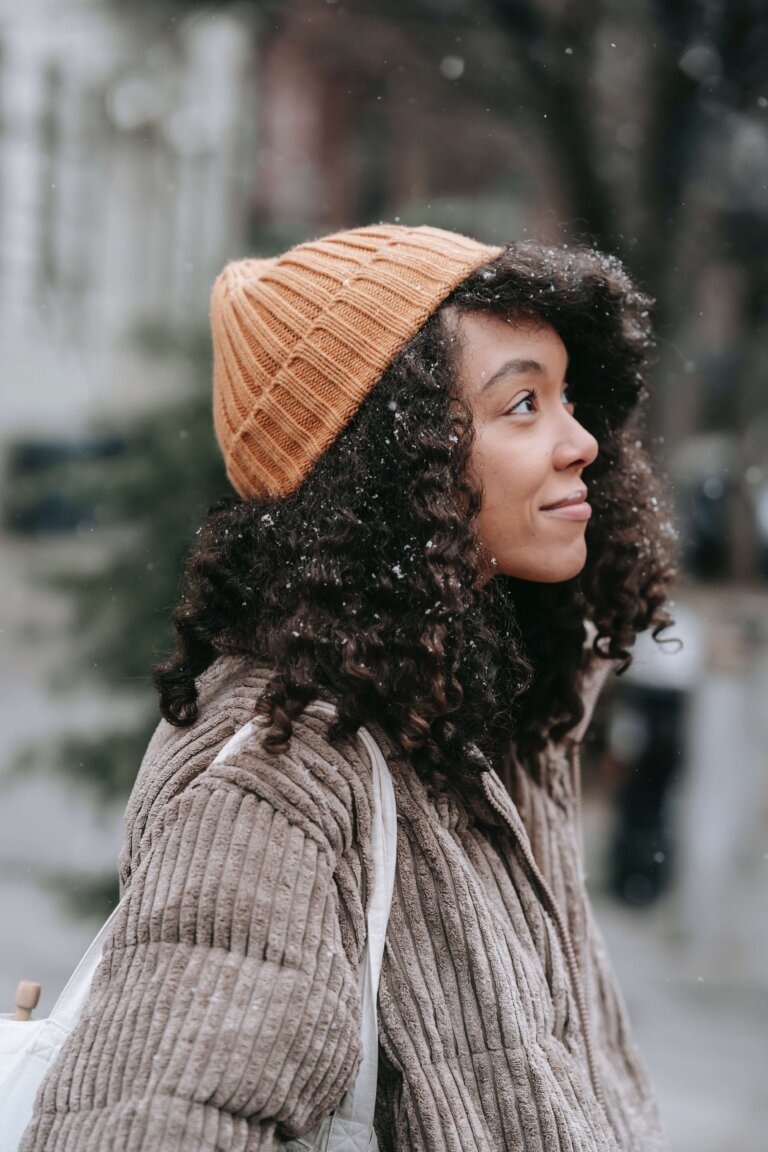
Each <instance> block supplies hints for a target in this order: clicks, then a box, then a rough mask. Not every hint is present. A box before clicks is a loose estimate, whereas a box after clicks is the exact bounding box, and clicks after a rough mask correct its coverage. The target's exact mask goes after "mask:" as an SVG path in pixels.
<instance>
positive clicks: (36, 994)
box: [13, 980, 40, 1020]
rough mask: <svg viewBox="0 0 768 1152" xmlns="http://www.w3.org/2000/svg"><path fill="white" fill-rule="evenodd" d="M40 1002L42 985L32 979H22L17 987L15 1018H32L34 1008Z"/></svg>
mask: <svg viewBox="0 0 768 1152" xmlns="http://www.w3.org/2000/svg"><path fill="white" fill-rule="evenodd" d="M39 1002H40V985H39V984H35V983H33V981H32V980H20V981H19V986H18V988H17V989H16V1012H15V1014H14V1017H13V1018H14V1020H31V1019H32V1012H33V1009H35V1008H37V1005H38V1003H39Z"/></svg>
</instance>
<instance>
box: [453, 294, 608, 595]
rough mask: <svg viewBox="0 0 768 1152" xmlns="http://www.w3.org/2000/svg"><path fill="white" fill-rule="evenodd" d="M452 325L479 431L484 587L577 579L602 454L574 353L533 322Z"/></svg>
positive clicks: (461, 379) (466, 320)
mask: <svg viewBox="0 0 768 1152" xmlns="http://www.w3.org/2000/svg"><path fill="white" fill-rule="evenodd" d="M451 322H452V324H453V326H454V328H455V330H456V331H457V333H458V336H459V342H460V351H459V372H458V383H459V387H460V390H461V393H462V396H463V397H464V398H465V400H466V401H468V403H469V405H470V407H471V409H472V413H473V419H474V425H475V445H474V450H473V455H472V462H471V467H472V472H473V478H474V479H475V481H479V482H480V484H481V487H482V491H483V503H482V510H481V512H480V516H479V521H478V528H479V534H480V541H481V544H482V549H483V558H484V560H485V564H486V569H485V572H484V575H483V579H482V582H483V583H485V581H486V580H488V579H490V578H491V576H493V575H495V574H496V573H498V572H503V573H505V574H506V575H508V576H516V577H519V578H520V579H522V580H536V581H540V582H544V583H556V582H557V581H560V580H568V579H570V578H571V577H573V576H576V575H577V574H578V573H579V572H580V571H581V569H582V568H583V566H584V562H585V560H586V556H587V548H586V542H585V539H584V537H585V529H586V526H587V521H588V520H589V517H590V514H591V509H590V506H589V504H587V503H586V502H585V497H586V488H587V485H586V483H585V481H584V479H583V477H582V473H583V472H584V470H585V468H588V467H589V465H590V464H591V463H592V462H593V461H594V459H595V457H596V456H597V450H598V446H597V441H596V440H595V438H594V436H592V435H591V433H589V432H587V430H586V429H585V428H583V427H582V426H581V424H579V422H578V420H577V419H576V417H575V415H574V405H573V403H572V402H571V400H570V398H569V395H568V386H567V384H566V376H567V367H568V354H567V352H566V350H565V345H564V344H563V342H562V340H561V339H560V337H559V336H558V334H557V332H555V330H554V329H553V328H551V327H550V326H549V325H545V324H541V325H536V326H534V325H533V324H532V323H531V322H530V321H527V320H520V321H517V320H512V321H506V320H503V319H501V318H499V317H497V316H489V315H485V314H483V313H479V312H475V313H458V314H452V315H451ZM571 498H573V502H572V501H571ZM563 501H569V503H568V504H567V505H563V504H562V502H563ZM554 504H561V507H559V508H553V507H552V505H554Z"/></svg>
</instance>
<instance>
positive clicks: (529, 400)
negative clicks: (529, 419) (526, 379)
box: [507, 392, 536, 416]
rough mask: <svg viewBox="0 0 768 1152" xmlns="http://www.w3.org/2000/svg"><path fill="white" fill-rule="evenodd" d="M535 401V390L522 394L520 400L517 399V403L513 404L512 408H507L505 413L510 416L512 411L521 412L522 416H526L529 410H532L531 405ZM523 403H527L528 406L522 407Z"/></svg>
mask: <svg viewBox="0 0 768 1152" xmlns="http://www.w3.org/2000/svg"><path fill="white" fill-rule="evenodd" d="M535 401H536V393H535V392H529V393H528V394H527V395H526V396H523V398H522V400H518V402H517V404H515V405H514V406H513V407H512V408H510V409H509V411H508V412H507V415H508V416H511V415H512V413H513V412H521V413H522V415H523V416H527V415H529V414H530V413H531V412H533V410H534V409H533V405H534V403H535ZM524 404H527V405H528V407H527V408H523V405H524Z"/></svg>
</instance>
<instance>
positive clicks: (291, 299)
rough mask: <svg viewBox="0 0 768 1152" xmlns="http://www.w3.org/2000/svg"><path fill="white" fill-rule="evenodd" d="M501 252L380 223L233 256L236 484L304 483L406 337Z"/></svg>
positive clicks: (228, 327) (227, 456) (250, 487)
mask: <svg viewBox="0 0 768 1152" xmlns="http://www.w3.org/2000/svg"><path fill="white" fill-rule="evenodd" d="M501 251H502V249H500V248H498V247H492V246H490V245H487V244H480V243H478V242H477V241H476V240H472V239H470V238H469V237H467V236H462V235H460V234H459V233H456V232H448V231H444V230H443V229H440V228H430V227H427V226H423V227H419V228H407V227H404V226H401V225H395V224H380V225H378V226H375V227H369V228H356V229H352V230H351V231H348V232H339V233H337V234H336V235H333V236H328V237H325V238H323V239H320V240H314V241H309V242H307V243H304V244H299V245H297V246H296V247H295V248H292V249H291V250H290V251H289V252H286V253H285V254H284V255H282V256H279V257H276V258H275V259H271V260H239V261H234V262H232V263H230V264H228V265H227V266H226V268H225V269H224V271H223V272H222V273H221V275H220V276H219V277H218V278H217V280H216V282H215V284H214V287H213V291H212V293H211V331H212V336H213V355H214V374H213V381H214V383H213V421H214V428H215V431H216V436H217V439H218V442H219V445H220V447H221V450H222V453H223V456H224V460H225V463H226V468H227V475H228V477H229V479H230V481H231V483H232V485H233V487H234V488H235V490H236V491H237V492H238V493H239V494H240V495H241V496H243V497H246V498H248V497H252V496H257V495H271V496H285V495H287V494H288V493H289V492H291V491H293V490H294V489H295V488H296V487H298V485H299V484H300V483H301V481H302V480H303V479H304V478H305V477H306V475H307V474H308V473H309V472H310V470H311V469H312V467H313V465H314V464H315V463H316V462H317V460H318V459H319V458H320V456H322V454H323V453H324V452H325V450H326V449H327V448H328V447H329V445H330V444H331V443H332V442H333V440H335V438H336V437H337V436H338V434H339V433H340V432H341V431H342V429H343V428H344V427H346V425H347V424H348V423H349V421H350V420H351V419H352V417H353V416H354V414H355V412H356V411H357V409H358V408H359V406H360V404H361V403H362V401H363V400H364V399H365V397H366V396H367V395H368V393H369V392H370V391H371V389H372V388H373V386H374V385H375V384H376V382H377V381H378V380H379V379H380V377H381V375H382V373H383V372H384V370H385V369H386V367H387V366H388V364H389V363H390V362H391V361H392V359H393V358H394V356H395V355H396V353H397V352H398V350H399V349H400V348H401V346H402V345H403V344H404V343H405V342H406V341H407V340H408V339H409V338H410V337H411V336H413V335H414V334H415V333H416V332H417V331H418V329H419V328H420V327H421V326H422V324H423V323H424V322H425V320H426V319H427V318H428V317H429V316H430V314H431V313H432V312H434V310H435V309H436V308H437V307H438V305H439V304H440V303H441V302H442V301H443V300H444V299H445V297H446V296H448V295H449V294H450V292H451V291H452V289H453V288H455V287H456V285H457V284H459V283H460V282H461V281H462V280H463V279H464V278H465V277H466V276H468V275H469V273H470V272H472V271H474V269H475V268H477V267H478V266H480V265H481V264H484V263H487V262H489V261H491V260H493V259H494V258H495V257H496V256H498V255H499V254H500V252H501Z"/></svg>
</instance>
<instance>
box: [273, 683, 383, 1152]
mask: <svg viewBox="0 0 768 1152" xmlns="http://www.w3.org/2000/svg"><path fill="white" fill-rule="evenodd" d="M306 711H307V712H312V711H320V712H323V713H325V715H328V716H331V715H333V716H335V715H336V709H335V708H334V707H333V705H331V704H326V703H324V702H323V701H317V700H316V701H314V702H313V703H312V704H311V705H310V706H309V707H308V708H307V709H306ZM358 736H359V737H360V739H361V740H362V742H363V744H364V745H365V748H366V751H367V752H368V755H369V756H370V760H371V777H372V785H373V804H374V813H373V821H372V828H371V854H372V856H373V861H374V876H373V891H372V892H371V899H370V903H369V906H368V917H367V938H366V947H365V953H364V955H363V962H362V964H361V966H360V973H359V980H358V986H359V989H360V999H361V1024H360V1031H361V1042H362V1059H361V1062H360V1066H359V1069H358V1073H357V1077H356V1078H355V1081H354V1083H353V1084H352V1085H351V1087H350V1088H349V1089H348V1091H347V1092H346V1093H345V1094H344V1096H343V1097H342V1099H341V1101H340V1102H339V1105H338V1107H337V1108H336V1110H335V1112H334V1113H333V1116H332V1118H331V1123H330V1129H329V1130H328V1132H327V1140H326V1141H325V1142H321V1143H320V1144H315V1143H314V1142H311V1141H312V1140H313V1136H312V1135H308V1136H305V1137H304V1138H303V1141H296V1145H297V1146H300V1147H311V1148H315V1147H322V1148H325V1149H328V1152H332V1150H333V1149H335V1148H337V1147H338V1148H353V1147H355V1148H356V1147H358V1146H359V1147H361V1148H367V1147H373V1148H375V1147H376V1146H377V1145H376V1141H375V1137H374V1135H373V1116H374V1112H375V1109H376V1080H377V1076H378V1068H379V1029H378V1022H377V1016H376V1001H377V998H378V989H379V977H380V975H381V965H382V961H383V959H384V943H385V940H386V935H387V923H388V921H389V910H390V907H391V905H392V892H393V890H394V886H395V865H396V861H397V804H396V801H395V790H394V787H393V785H392V777H391V775H390V772H389V768H388V767H387V762H386V760H385V759H384V756H383V755H382V752H381V749H380V748H379V746H378V744H377V743H376V741H375V740H374V739H373V737H372V736H371V734H370V733H369V732H368V730H367V729H366V728H360V729H358ZM367 1137H370V1139H371V1140H372V1143H371V1144H370V1145H369V1144H368V1142H367ZM358 1141H360V1143H359V1144H358ZM304 1142H307V1143H304Z"/></svg>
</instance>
